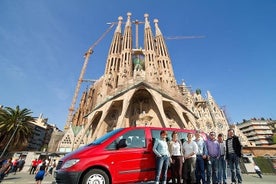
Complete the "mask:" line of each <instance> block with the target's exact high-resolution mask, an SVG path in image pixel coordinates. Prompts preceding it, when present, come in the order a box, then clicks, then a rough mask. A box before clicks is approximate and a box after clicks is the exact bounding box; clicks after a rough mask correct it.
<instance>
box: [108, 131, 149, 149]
mask: <svg viewBox="0 0 276 184" xmlns="http://www.w3.org/2000/svg"><path fill="white" fill-rule="evenodd" d="M121 139H125V140H126V144H127V147H126V148H124V149H127V148H144V147H145V146H146V139H145V131H144V130H131V131H128V132H126V133H125V134H123V135H121V136H120V137H119V138H118V139H116V140H115V141H114V142H112V143H111V144H110V145H109V146H108V147H107V149H108V150H113V149H116V145H117V144H118V142H119V141H120V140H121Z"/></svg>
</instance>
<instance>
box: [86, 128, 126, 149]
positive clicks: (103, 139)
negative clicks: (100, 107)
mask: <svg viewBox="0 0 276 184" xmlns="http://www.w3.org/2000/svg"><path fill="white" fill-rule="evenodd" d="M121 130H123V128H118V129H115V130H113V131H111V132H108V133H106V134H104V135H103V136H102V137H100V138H98V139H96V140H95V141H93V142H92V143H90V144H88V145H87V146H91V145H97V144H101V143H103V142H104V141H106V140H107V139H109V138H110V137H112V136H113V135H114V134H116V133H117V132H119V131H121Z"/></svg>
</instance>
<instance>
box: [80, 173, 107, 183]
mask: <svg viewBox="0 0 276 184" xmlns="http://www.w3.org/2000/svg"><path fill="white" fill-rule="evenodd" d="M82 184H110V182H109V177H108V175H107V174H106V172H104V171H103V170H101V169H92V170H90V171H89V172H88V173H86V174H85V175H84V177H83V181H82Z"/></svg>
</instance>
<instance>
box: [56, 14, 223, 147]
mask: <svg viewBox="0 0 276 184" xmlns="http://www.w3.org/2000/svg"><path fill="white" fill-rule="evenodd" d="M144 19H145V20H144V22H143V23H144V48H138V47H137V46H136V47H133V42H134V40H135V36H133V31H132V29H133V27H134V28H135V26H133V23H135V21H132V20H131V13H128V14H127V19H126V21H125V23H123V18H122V17H121V16H120V17H119V18H118V24H117V27H116V29H115V32H114V35H113V39H112V42H111V44H110V48H109V51H108V54H107V60H106V66H105V71H104V74H103V76H102V77H101V78H100V79H98V80H97V81H96V82H95V83H94V84H93V85H92V86H91V87H90V88H89V89H88V90H87V91H85V92H84V93H83V94H82V98H81V101H80V104H79V107H78V109H77V110H76V112H75V113H74V116H73V121H72V125H71V127H70V128H69V129H68V130H67V131H66V132H65V135H64V136H63V138H62V140H61V141H60V143H59V146H58V147H59V148H58V150H57V151H61V152H69V151H71V150H74V149H76V148H78V147H79V146H81V145H84V144H87V143H89V142H91V141H93V140H95V139H96V138H98V137H100V136H102V135H103V134H105V133H106V132H108V131H111V130H113V129H116V128H119V127H129V126H157V127H179V128H187V129H201V130H202V131H206V132H209V131H210V130H214V131H216V132H223V133H226V131H227V129H228V122H227V119H226V117H225V114H224V111H223V110H222V109H221V108H220V107H219V106H218V105H217V104H216V102H215V100H214V98H213V97H212V96H211V93H210V92H207V97H206V98H204V97H203V96H202V95H201V92H200V90H197V91H196V92H195V93H194V92H192V91H191V90H190V89H189V88H188V87H187V86H186V84H185V83H184V82H183V83H182V84H180V85H178V84H177V82H176V79H175V76H174V72H173V66H172V61H171V59H170V55H169V52H168V48H167V46H166V43H165V40H164V37H163V35H162V32H161V31H160V29H159V26H158V20H157V19H155V20H154V29H155V34H154V33H153V32H152V28H151V25H150V21H149V15H148V14H145V15H144ZM123 24H124V28H122V27H123ZM122 29H123V31H122ZM136 38H137V35H136ZM136 43H137V40H136ZM174 62H178V61H174Z"/></svg>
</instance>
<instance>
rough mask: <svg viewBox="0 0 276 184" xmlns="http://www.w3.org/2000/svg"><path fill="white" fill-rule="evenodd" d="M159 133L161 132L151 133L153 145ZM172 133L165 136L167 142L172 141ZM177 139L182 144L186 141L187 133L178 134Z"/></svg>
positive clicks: (169, 132)
mask: <svg viewBox="0 0 276 184" xmlns="http://www.w3.org/2000/svg"><path fill="white" fill-rule="evenodd" d="M160 131H161V130H152V131H151V135H152V138H153V143H154V141H155V140H156V139H159V138H160ZM172 132H173V131H167V133H168V135H167V142H169V141H171V140H172ZM178 139H179V140H180V141H181V142H182V143H184V142H185V141H186V140H187V133H186V132H178Z"/></svg>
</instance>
